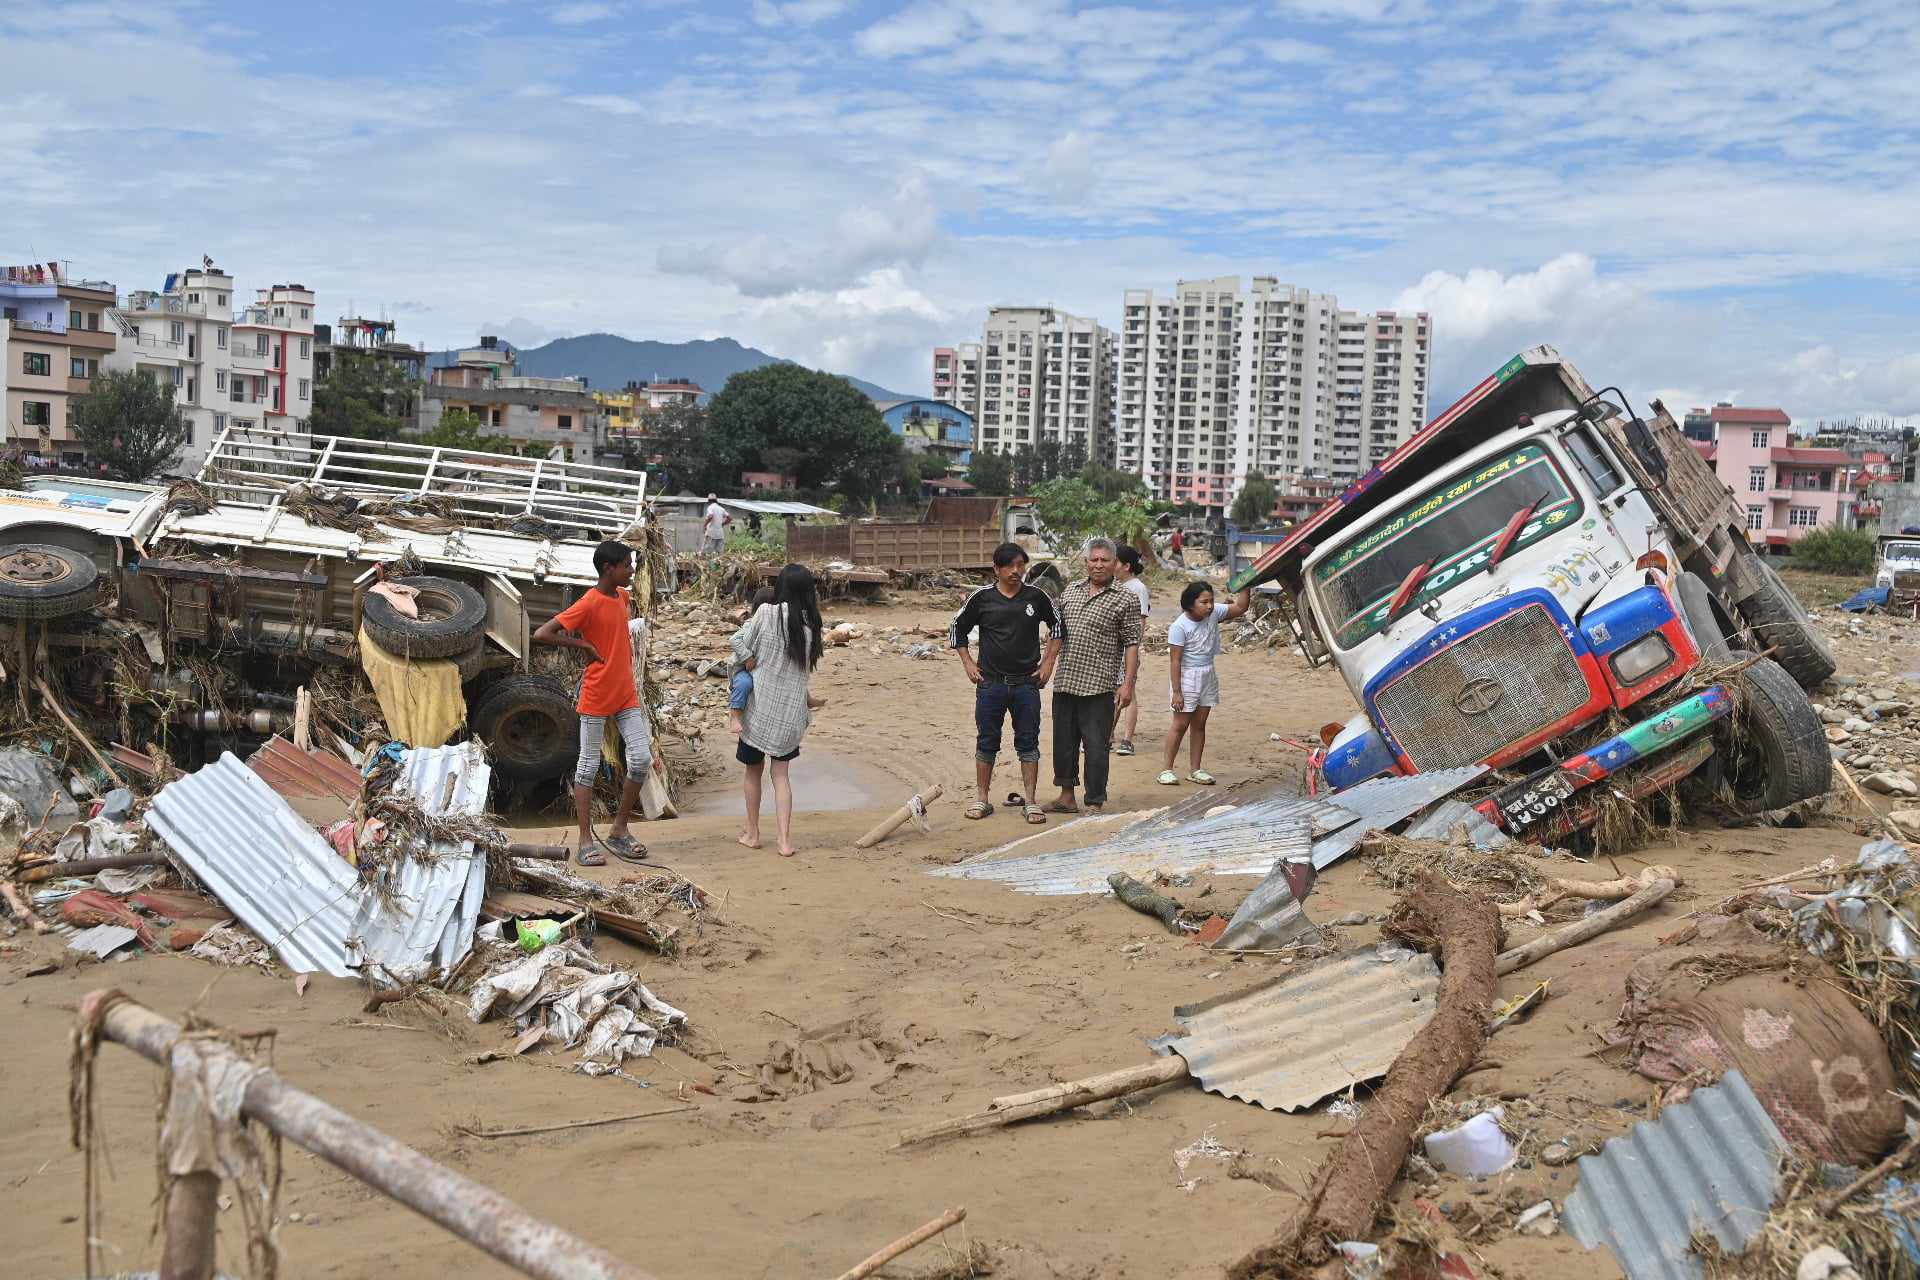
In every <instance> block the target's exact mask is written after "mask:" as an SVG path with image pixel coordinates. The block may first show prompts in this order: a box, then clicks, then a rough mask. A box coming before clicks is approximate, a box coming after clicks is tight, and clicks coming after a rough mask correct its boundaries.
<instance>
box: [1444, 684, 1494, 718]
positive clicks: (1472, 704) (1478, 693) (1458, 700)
mask: <svg viewBox="0 0 1920 1280" xmlns="http://www.w3.org/2000/svg"><path fill="white" fill-rule="evenodd" d="M1506 696H1507V686H1505V685H1503V684H1501V683H1500V682H1499V681H1498V680H1495V679H1494V678H1493V677H1492V676H1476V677H1474V678H1473V679H1471V680H1469V681H1467V683H1466V684H1465V685H1463V686H1461V689H1460V692H1459V693H1457V694H1455V695H1454V696H1453V705H1454V708H1455V710H1457V711H1459V712H1460V714H1461V715H1467V716H1483V715H1485V714H1487V712H1489V711H1491V710H1493V709H1494V708H1495V707H1497V706H1499V705H1500V699H1502V698H1504V697H1506Z"/></svg>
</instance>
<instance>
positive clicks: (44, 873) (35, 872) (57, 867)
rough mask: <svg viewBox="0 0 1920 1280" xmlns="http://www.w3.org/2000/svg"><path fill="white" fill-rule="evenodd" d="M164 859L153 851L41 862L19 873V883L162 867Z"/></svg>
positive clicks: (35, 882) (37, 882) (33, 882)
mask: <svg viewBox="0 0 1920 1280" xmlns="http://www.w3.org/2000/svg"><path fill="white" fill-rule="evenodd" d="M165 865H167V864H166V860H165V859H164V858H162V857H160V856H159V855H158V854H153V853H122V854H117V855H115V856H114V857H111V858H75V859H73V860H72V861H71V862H42V863H37V864H35V865H34V866H31V867H28V868H27V869H26V870H25V871H22V872H21V873H20V883H21V884H40V883H41V882H42V881H46V880H59V879H62V878H63V877H66V876H90V875H92V874H93V873H94V872H96V871H133V870H136V869H137V868H140V867H164V866H165Z"/></svg>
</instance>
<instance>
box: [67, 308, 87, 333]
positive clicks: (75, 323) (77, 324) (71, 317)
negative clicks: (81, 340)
mask: <svg viewBox="0 0 1920 1280" xmlns="http://www.w3.org/2000/svg"><path fill="white" fill-rule="evenodd" d="M86 327H87V324H86V318H85V317H83V316H82V315H81V314H80V313H79V312H78V311H69V312H68V313H67V328H69V329H84V328H86Z"/></svg>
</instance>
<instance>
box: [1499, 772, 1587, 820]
mask: <svg viewBox="0 0 1920 1280" xmlns="http://www.w3.org/2000/svg"><path fill="white" fill-rule="evenodd" d="M1579 789H1580V788H1579V784H1578V783H1576V782H1575V781H1574V779H1573V776H1572V775H1571V774H1569V773H1567V772H1566V770H1564V769H1556V770H1554V771H1553V772H1552V773H1549V774H1547V775H1545V776H1544V777H1538V778H1528V779H1527V780H1526V781H1524V782H1516V783H1515V784H1514V785H1512V786H1511V787H1508V788H1507V789H1506V790H1505V791H1503V792H1501V793H1500V796H1499V800H1498V803H1499V805H1500V812H1501V813H1502V814H1503V815H1505V817H1506V824H1507V829H1508V830H1509V831H1511V830H1516V829H1518V828H1520V827H1525V826H1530V825H1531V824H1533V823H1535V822H1538V821H1540V819H1542V818H1544V817H1546V816H1547V815H1548V814H1550V813H1552V812H1553V811H1554V810H1556V809H1558V808H1559V807H1560V806H1561V805H1563V804H1565V803H1566V802H1567V801H1568V800H1571V799H1572V798H1573V793H1574V792H1575V791H1578V790H1579Z"/></svg>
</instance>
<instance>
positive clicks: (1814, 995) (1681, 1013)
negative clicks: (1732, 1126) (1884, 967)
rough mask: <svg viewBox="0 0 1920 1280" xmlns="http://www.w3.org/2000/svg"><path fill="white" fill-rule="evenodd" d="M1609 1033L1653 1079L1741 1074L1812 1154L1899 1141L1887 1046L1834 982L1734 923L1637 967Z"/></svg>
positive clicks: (1819, 967)
mask: <svg viewBox="0 0 1920 1280" xmlns="http://www.w3.org/2000/svg"><path fill="white" fill-rule="evenodd" d="M1790 966H1791V967H1790ZM1610 1038H1611V1039H1613V1040H1614V1041H1615V1042H1616V1043H1623V1044H1626V1045H1628V1046H1629V1053H1628V1057H1627V1065H1628V1066H1630V1067H1632V1068H1633V1069H1634V1070H1635V1071H1638V1072H1639V1073H1640V1074H1641V1075H1643V1076H1646V1077H1648V1078H1649V1079H1653V1080H1662V1081H1682V1080H1685V1081H1689V1082H1690V1083H1697V1084H1707V1083H1710V1082H1712V1081H1714V1080H1717V1079H1719V1077H1720V1076H1722V1075H1723V1074H1725V1073H1726V1072H1728V1071H1731V1070H1735V1069H1738V1070H1739V1071H1740V1073H1741V1074H1742V1075H1744V1076H1745V1077H1746V1079H1747V1083H1748V1084H1750V1085H1751V1086H1752V1087H1753V1092H1754V1095H1755V1096H1756V1097H1758V1098H1759V1099H1760V1103H1761V1105H1762V1106H1764V1107H1765V1108H1766V1109H1767V1113H1768V1114H1769V1115H1771V1116H1772V1117H1773V1121H1774V1123H1775V1124H1777V1125H1779V1126H1780V1132H1781V1133H1782V1134H1784V1135H1785V1136H1786V1138H1787V1140H1788V1141H1789V1142H1791V1143H1793V1145H1794V1146H1795V1148H1797V1149H1798V1150H1800V1151H1801V1152H1803V1153H1805V1154H1806V1155H1808V1156H1811V1157H1813V1158H1815V1159H1819V1160H1825V1161H1829V1162H1832V1163H1836V1164H1849V1165H1870V1164H1872V1163H1873V1162H1874V1161H1876V1160H1878V1159H1879V1158H1880V1157H1881V1156H1883V1155H1885V1154H1886V1153H1887V1152H1888V1151H1889V1150H1891V1149H1892V1147H1893V1145H1894V1144H1895V1143H1896V1142H1898V1141H1899V1140H1900V1138H1901V1136H1902V1132H1903V1125H1904V1116H1903V1114H1902V1111H1901V1106H1900V1103H1899V1101H1898V1100H1897V1099H1896V1098H1895V1097H1894V1095H1893V1089H1894V1088H1895V1080H1894V1074H1893V1063H1892V1061H1891V1059H1890V1058H1889V1056H1888V1054H1887V1048H1886V1043H1885V1042H1884V1041H1883V1040H1882V1039H1881V1038H1880V1033H1879V1031H1878V1030H1877V1029H1875V1027H1874V1025H1873V1023H1872V1022H1871V1021H1870V1020H1869V1019H1868V1018H1867V1016H1866V1014H1864V1013H1862V1012H1861V1011H1860V1009H1859V1007H1858V1006H1856V1005H1855V1004H1854V1003H1853V1001H1852V1000H1851V999H1850V998H1848V996H1847V994H1846V992H1845V991H1844V990H1843V989H1842V988H1841V987H1840V986H1839V983H1838V976H1837V975H1836V974H1835V973H1834V972H1833V970H1832V969H1831V967H1830V966H1828V965H1827V964H1826V963H1825V962H1823V961H1820V960H1816V959H1814V958H1812V957H1810V956H1808V955H1807V954H1806V953H1804V952H1802V951H1799V950H1798V949H1797V948H1792V947H1790V946H1783V945H1782V944H1780V943H1778V942H1774V941H1772V940H1771V939H1768V938H1766V937H1764V936H1762V935H1761V934H1759V933H1758V932H1756V931H1755V930H1753V929H1752V928H1751V927H1749V926H1748V925H1747V924H1746V923H1745V921H1743V920H1740V919H1738V918H1736V919H1734V920H1732V921H1728V922H1725V923H1724V924H1722V925H1720V926H1719V927H1718V929H1717V931H1715V932H1713V933H1712V934H1711V936H1709V935H1708V934H1707V933H1706V932H1705V931H1704V930H1703V932H1702V934H1701V935H1700V936H1699V937H1698V938H1697V939H1696V940H1694V941H1692V942H1690V943H1688V944H1687V945H1685V946H1671V947H1662V948H1661V949H1660V950H1658V951H1655V952H1653V953H1652V954H1651V955H1648V956H1645V957H1643V958H1642V959H1641V960H1640V961H1639V962H1638V963H1636V964H1635V965H1634V966H1633V969H1632V970H1631V971H1630V972H1629V973H1628V975H1627V980H1626V1004H1625V1007H1623V1008H1622V1010H1621V1012H1620V1021H1619V1024H1618V1025H1617V1026H1616V1027H1615V1028H1614V1030H1613V1032H1612V1034H1611V1036H1610Z"/></svg>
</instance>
